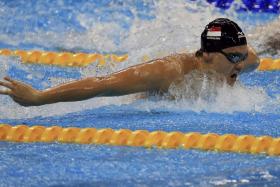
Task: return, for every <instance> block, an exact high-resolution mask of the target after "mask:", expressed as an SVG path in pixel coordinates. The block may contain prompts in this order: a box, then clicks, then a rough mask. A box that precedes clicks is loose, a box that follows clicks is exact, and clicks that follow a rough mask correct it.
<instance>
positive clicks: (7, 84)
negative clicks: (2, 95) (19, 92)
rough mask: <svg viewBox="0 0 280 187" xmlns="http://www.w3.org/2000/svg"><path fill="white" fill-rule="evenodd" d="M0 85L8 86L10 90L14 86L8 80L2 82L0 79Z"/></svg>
mask: <svg viewBox="0 0 280 187" xmlns="http://www.w3.org/2000/svg"><path fill="white" fill-rule="evenodd" d="M0 86H4V87H6V88H9V89H11V90H12V89H13V88H14V86H13V85H12V83H10V82H3V81H0Z"/></svg>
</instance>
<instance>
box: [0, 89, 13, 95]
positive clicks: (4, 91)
mask: <svg viewBox="0 0 280 187" xmlns="http://www.w3.org/2000/svg"><path fill="white" fill-rule="evenodd" d="M0 95H9V96H12V95H13V93H12V91H10V90H0Z"/></svg>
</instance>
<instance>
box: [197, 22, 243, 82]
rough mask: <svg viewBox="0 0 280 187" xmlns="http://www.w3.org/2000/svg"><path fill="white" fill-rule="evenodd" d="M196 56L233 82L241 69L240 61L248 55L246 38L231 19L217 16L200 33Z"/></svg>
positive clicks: (205, 64) (206, 65)
mask: <svg viewBox="0 0 280 187" xmlns="http://www.w3.org/2000/svg"><path fill="white" fill-rule="evenodd" d="M196 56H197V57H200V58H202V59H203V62H204V63H203V64H204V65H203V66H204V67H205V68H206V69H209V68H210V69H213V70H215V71H217V72H218V73H222V74H224V75H225V76H226V77H227V79H228V82H229V83H230V84H233V83H234V82H235V80H236V77H237V74H238V73H239V72H240V71H241V70H242V67H241V65H240V64H241V62H242V61H244V60H245V59H247V57H248V48H247V40H246V37H245V34H244V33H243V32H242V30H241V28H240V27H239V26H238V25H237V24H236V23H235V22H233V21H231V20H229V19H226V18H218V19H215V20H214V21H212V22H210V23H209V24H208V25H206V27H205V29H204V31H203V32H202V34H201V48H200V50H198V51H197V52H196Z"/></svg>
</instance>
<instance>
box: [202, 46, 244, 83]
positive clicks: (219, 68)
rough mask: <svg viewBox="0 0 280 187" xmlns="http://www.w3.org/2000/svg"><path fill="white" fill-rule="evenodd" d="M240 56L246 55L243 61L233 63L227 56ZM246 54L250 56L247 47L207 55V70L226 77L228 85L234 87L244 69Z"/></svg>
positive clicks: (232, 48) (231, 48)
mask: <svg viewBox="0 0 280 187" xmlns="http://www.w3.org/2000/svg"><path fill="white" fill-rule="evenodd" d="M232 54H240V55H241V56H243V55H244V58H243V59H242V58H241V61H239V62H235V63H232V62H231V61H230V59H228V58H227V57H226V55H232ZM246 54H248V47H247V45H242V46H237V47H230V48H226V49H223V50H222V52H221V53H220V52H215V53H207V54H206V56H205V55H203V56H204V59H205V63H206V64H207V65H206V66H207V68H209V69H212V70H215V71H216V72H217V73H219V74H222V75H224V76H225V78H226V80H227V83H228V84H230V85H233V84H234V83H235V81H236V78H237V76H238V74H239V73H240V72H241V71H242V69H243V68H244V61H245V60H246Z"/></svg>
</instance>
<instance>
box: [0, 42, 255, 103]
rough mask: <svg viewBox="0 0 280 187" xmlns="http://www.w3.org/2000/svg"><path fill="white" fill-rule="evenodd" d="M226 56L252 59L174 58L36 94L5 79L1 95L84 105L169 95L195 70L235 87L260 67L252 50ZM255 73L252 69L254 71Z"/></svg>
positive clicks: (214, 55)
mask: <svg viewBox="0 0 280 187" xmlns="http://www.w3.org/2000/svg"><path fill="white" fill-rule="evenodd" d="M223 51H224V52H225V53H231V52H239V53H243V54H245V53H247V52H248V58H247V59H245V60H244V61H242V62H239V63H237V64H232V63H231V62H229V61H228V60H227V58H226V57H225V56H224V55H223V54H221V53H203V55H202V56H201V57H196V56H195V55H194V54H186V53H184V54H174V55H170V56H167V57H164V58H160V59H155V60H152V61H149V62H146V63H143V64H138V65H135V66H132V67H129V68H127V69H124V70H121V71H118V72H115V73H112V74H110V75H107V76H104V77H90V78H85V79H82V80H77V81H73V82H69V83H66V84H62V85H59V86H56V87H53V88H49V89H46V90H42V91H40V90H36V89H34V88H32V87H31V86H30V85H27V84H25V83H23V82H20V81H17V80H13V79H11V78H9V77H5V78H4V79H5V81H0V86H2V87H4V88H7V89H6V90H2V91H0V94H2V95H8V96H10V97H11V98H12V99H13V100H14V101H15V102H17V103H18V104H20V105H22V106H39V105H44V104H50V103H57V102H69V101H81V100H85V99H89V98H92V97H97V96H120V95H127V94H132V93H139V92H148V91H157V92H166V91H167V90H168V88H169V86H170V85H171V83H176V82H180V81H181V80H183V79H184V76H185V75H186V74H188V73H190V72H191V71H193V70H199V71H202V72H207V71H209V70H213V71H215V72H217V73H219V74H220V75H222V76H223V77H224V78H225V80H226V82H227V83H228V84H229V85H234V83H235V81H236V78H237V76H238V74H239V73H240V72H241V71H243V70H246V69H250V68H251V67H257V65H258V63H259V58H258V57H257V55H256V53H255V51H254V50H253V49H251V48H250V47H247V46H246V45H245V46H238V47H231V48H227V49H224V50H223ZM251 69H252V68H251Z"/></svg>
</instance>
